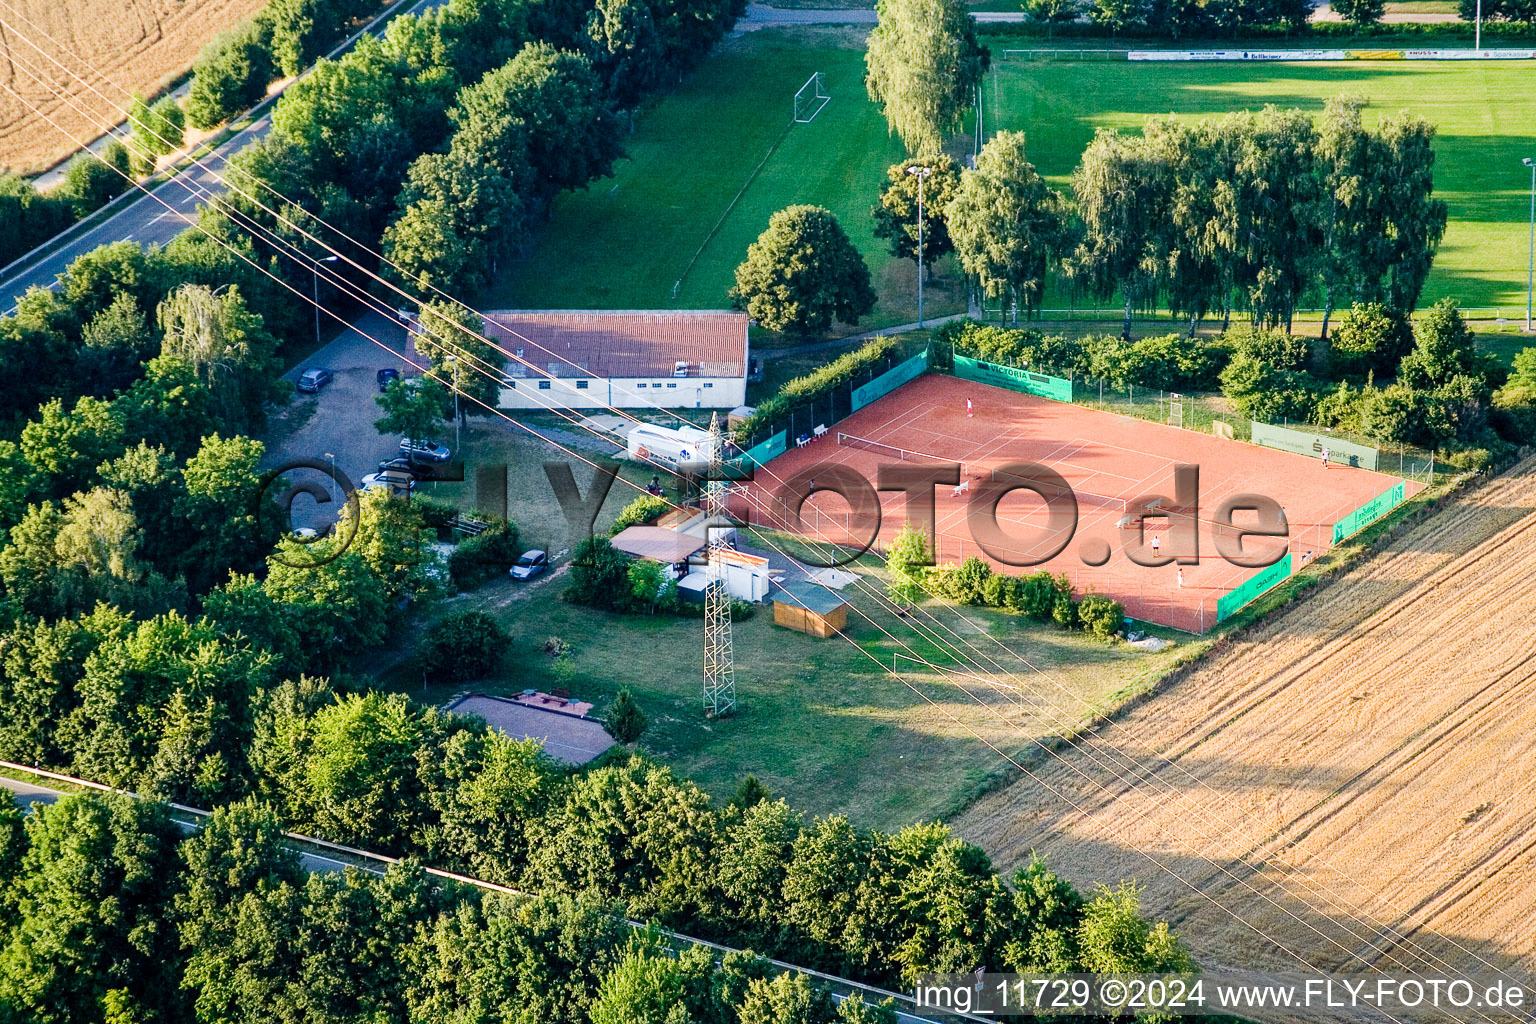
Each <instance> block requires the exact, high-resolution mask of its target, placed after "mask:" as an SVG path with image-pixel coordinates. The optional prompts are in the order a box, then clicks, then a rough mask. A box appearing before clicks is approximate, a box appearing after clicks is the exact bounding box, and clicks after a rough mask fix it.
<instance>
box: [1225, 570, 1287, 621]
mask: <svg viewBox="0 0 1536 1024" xmlns="http://www.w3.org/2000/svg"><path fill="white" fill-rule="evenodd" d="M1290 574H1291V556H1290V555H1289V554H1287V555H1286V556H1285V557H1284V558H1282V559H1280V561H1278V562H1276V563H1275V564H1274V565H1271V566H1268V567H1267V568H1264V569H1260V570H1259V571H1258V572H1257V573H1255V574H1254V575H1252V576H1250V577H1248V578H1247V579H1246V580H1244V581H1243V582H1242V583H1241V584H1239V585H1238V586H1236V587H1234V588H1233V589H1232V590H1230V591H1228V592H1227V593H1225V594H1223V595H1222V596H1221V597H1219V598H1217V600H1216V621H1217V622H1221V621H1223V620H1224V619H1226V618H1227V617H1228V616H1229V615H1231V614H1232V613H1233V612H1235V611H1237V610H1238V609H1239V608H1242V607H1243V606H1244V605H1246V604H1247V603H1248V602H1250V601H1252V600H1253V599H1254V598H1256V597H1258V596H1259V595H1260V594H1262V593H1264V592H1265V591H1266V590H1269V589H1270V588H1272V587H1273V586H1275V584H1277V583H1279V582H1280V581H1281V580H1283V579H1285V578H1286V577H1287V576H1289V575H1290Z"/></svg>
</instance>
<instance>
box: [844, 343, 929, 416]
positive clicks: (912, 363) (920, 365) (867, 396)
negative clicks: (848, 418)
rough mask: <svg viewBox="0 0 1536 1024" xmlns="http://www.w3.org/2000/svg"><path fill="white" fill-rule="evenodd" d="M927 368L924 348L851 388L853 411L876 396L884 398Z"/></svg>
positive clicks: (919, 375)
mask: <svg viewBox="0 0 1536 1024" xmlns="http://www.w3.org/2000/svg"><path fill="white" fill-rule="evenodd" d="M927 369H928V350H927V349H924V350H923V351H921V352H919V353H918V354H917V355H915V356H913V357H912V358H911V359H908V360H907V361H906V362H903V363H897V364H896V365H895V366H893V367H891V368H890V369H889V370H886V371H885V372H884V373H882V374H881V375H880V376H878V377H876V378H875V379H874V380H872V381H870V382H869V383H867V384H860V385H859V386H858V387H856V388H854V389H853V409H852V411H853V412H858V411H859V410H860V409H862V408H864V407H865V406H866V405H868V404H869V403H870V402H873V401H874V400H875V399H877V398H884V397H885V396H886V395H888V394H890V393H891V392H892V391H895V390H896V389H897V388H899V387H901V386H902V385H903V384H906V383H907V382H908V381H913V380H916V379H917V378H918V377H921V376H922V375H923V374H924V373H925V372H926V371H927Z"/></svg>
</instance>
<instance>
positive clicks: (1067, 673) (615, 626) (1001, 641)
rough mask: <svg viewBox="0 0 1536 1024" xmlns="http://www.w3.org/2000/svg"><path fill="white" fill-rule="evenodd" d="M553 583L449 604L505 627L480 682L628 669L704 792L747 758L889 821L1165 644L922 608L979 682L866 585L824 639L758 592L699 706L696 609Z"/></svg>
mask: <svg viewBox="0 0 1536 1024" xmlns="http://www.w3.org/2000/svg"><path fill="white" fill-rule="evenodd" d="M564 583H565V576H564V574H562V575H560V576H556V577H554V578H552V579H550V580H548V581H547V582H545V583H543V584H540V585H539V587H540V589H539V590H538V591H537V592H535V593H532V594H529V595H527V596H524V597H522V599H517V598H518V596H519V595H518V593H517V588H516V587H514V586H513V584H511V583H510V582H505V581H500V580H498V581H496V582H493V583H491V584H489V585H487V586H486V587H485V588H483V589H482V590H481V591H479V592H477V593H475V594H471V595H467V596H465V597H462V598H459V599H457V600H456V601H454V602H451V603H450V604H449V605H448V608H455V607H459V608H467V607H479V608H484V609H485V610H487V611H489V612H490V613H491V614H493V615H495V616H496V617H497V618H498V619H499V620H500V621H502V622H503V623H504V624H505V625H506V627H507V628H508V629H509V630H510V631H511V632H512V634H513V635H514V636H515V637H517V638H518V641H517V643H518V649H517V651H516V652H515V653H514V655H513V656H512V657H511V658H509V659H508V662H507V669H506V671H505V673H504V675H502V676H501V677H500V678H496V679H491V680H487V681H485V682H484V683H482V684H478V685H477V687H476V688H477V689H480V690H482V691H485V692H494V693H514V692H516V691H518V690H521V689H524V688H525V687H537V688H539V689H543V690H548V689H549V688H550V687H551V686H562V685H566V686H569V687H570V688H571V690H572V692H573V693H574V694H575V695H576V696H578V697H580V698H582V699H585V700H591V701H593V702H595V703H596V704H597V708H598V710H597V713H598V714H601V713H602V711H603V709H605V708H606V707H607V705H608V703H609V702H610V701H611V700H612V698H613V695H614V694H615V693H616V692H617V690H618V688H619V687H620V686H621V685H626V684H627V685H629V686H630V687H632V688H633V691H634V693H635V696H636V699H637V700H638V701H639V703H640V706H641V708H642V709H643V710H644V711H645V713H646V714H647V715H648V716H649V718H650V728H649V730H648V731H647V732H646V734H645V736H644V737H642V739H641V741H640V746H641V748H642V749H643V750H645V751H646V752H647V753H649V754H651V755H652V756H654V757H656V758H658V759H660V760H661V761H663V762H665V763H667V764H670V765H672V766H673V767H674V768H675V769H677V770H678V771H679V772H681V773H682V774H684V775H686V776H687V777H689V778H691V779H693V780H694V781H696V782H698V783H699V784H700V785H701V786H703V787H704V788H705V789H706V790H708V791H709V792H710V793H711V794H713V795H714V796H716V797H717V798H721V799H724V798H728V797H729V796H730V794H731V793H732V792H734V790H735V788H736V786H737V785H738V784H739V783H740V781H741V779H742V778H743V776H745V775H747V774H748V773H752V774H755V775H756V776H757V777H758V778H759V779H761V780H762V781H763V782H764V783H765V784H766V785H767V786H768V787H769V788H770V789H771V790H773V792H774V793H776V794H778V795H780V796H783V797H785V798H787V799H788V800H789V801H790V803H792V804H793V805H795V806H796V807H800V808H802V809H805V810H808V811H811V812H813V813H816V814H831V813H842V814H847V815H849V816H850V817H851V818H853V819H854V820H856V821H858V822H859V823H861V824H863V825H866V826H871V827H879V828H887V829H893V828H899V827H901V826H902V825H905V824H909V823H911V822H913V821H918V820H923V819H931V818H934V817H937V816H941V815H944V814H947V813H949V812H952V811H954V810H957V809H958V807H959V806H960V805H961V804H962V803H963V802H964V801H965V800H966V799H967V798H968V797H969V796H970V795H971V794H973V793H975V792H976V791H977V788H978V787H979V786H980V785H981V784H982V783H983V782H984V781H985V780H987V779H988V778H990V777H993V776H994V775H995V774H996V773H1002V774H1004V775H1005V776H1006V777H1008V778H1010V779H1011V778H1014V777H1017V776H1018V775H1020V774H1021V773H1020V772H1019V770H1018V769H1017V768H1013V767H1012V766H1011V765H1010V764H1009V762H1008V760H1007V759H1006V758H1005V757H1004V754H1006V755H1007V756H1008V757H1009V758H1013V759H1019V758H1021V757H1026V756H1029V755H1031V754H1034V753H1038V751H1037V750H1036V745H1035V743H1034V740H1035V739H1036V738H1037V737H1041V736H1044V735H1046V734H1049V733H1051V732H1054V731H1059V730H1062V729H1064V728H1070V727H1072V726H1074V725H1076V724H1077V723H1079V722H1081V721H1083V720H1084V719H1085V718H1088V717H1090V715H1091V713H1092V712H1093V711H1094V710H1095V709H1099V708H1102V707H1104V706H1105V705H1106V704H1107V703H1108V702H1110V701H1111V699H1112V697H1113V694H1114V693H1115V692H1116V691H1117V690H1120V689H1122V688H1124V687H1127V686H1129V685H1130V684H1131V683H1132V682H1133V681H1134V680H1135V679H1137V678H1140V677H1141V676H1143V675H1144V674H1146V673H1147V672H1148V671H1149V670H1150V669H1152V668H1153V667H1155V666H1157V665H1160V664H1162V663H1163V662H1164V661H1165V660H1167V659H1168V658H1170V657H1172V654H1171V653H1163V654H1156V655H1150V654H1145V653H1142V652H1139V651H1135V650H1131V649H1128V648H1124V647H1110V646H1106V645H1104V644H1100V643H1097V642H1094V641H1092V640H1089V639H1087V638H1086V637H1084V636H1081V635H1079V634H1068V633H1065V632H1063V631H1060V630H1056V629H1052V628H1048V627H1045V626H1039V625H1030V624H1027V623H1025V622H1024V621H1023V620H1021V619H1019V618H1017V617H1014V616H1009V615H1005V614H1000V613H997V612H994V611H991V610H988V609H975V608H967V609H965V610H964V619H962V618H961V617H960V616H959V614H958V613H957V612H956V611H955V610H953V609H945V608H938V607H935V608H934V612H935V614H936V615H937V616H938V617H939V618H940V620H941V621H942V622H943V623H944V624H945V625H946V626H947V627H949V628H951V629H955V630H958V631H960V636H959V638H958V640H957V638H956V637H955V636H954V635H952V634H944V635H945V636H946V637H947V641H946V642H947V643H962V644H963V645H966V646H968V647H969V648H970V649H973V650H974V651H975V652H976V653H975V655H974V657H976V658H978V659H979V660H982V662H983V664H985V665H986V673H987V676H988V679H987V680H985V681H983V680H980V679H977V678H973V677H966V676H954V675H951V676H945V675H944V674H942V673H939V672H936V671H934V670H932V669H930V668H927V667H925V666H923V665H920V664H916V663H914V662H912V661H910V660H908V659H910V658H919V659H925V660H927V661H929V662H931V663H932V664H935V665H940V666H944V667H946V668H948V669H951V670H957V669H958V666H957V664H956V663H955V662H954V661H952V660H951V659H950V655H949V654H947V653H945V652H943V651H941V650H940V649H939V648H938V647H937V646H935V645H934V644H932V643H929V642H926V641H924V640H922V639H921V638H919V637H918V636H917V635H916V634H915V633H914V631H913V630H912V629H911V627H910V626H909V625H907V624H904V623H902V622H901V621H899V620H898V619H896V618H895V616H894V615H889V614H886V613H883V612H880V611H876V610H874V605H875V603H876V602H875V601H874V599H873V598H872V597H870V596H859V597H856V598H854V603H855V605H856V606H857V607H858V608H860V609H864V610H866V611H869V612H870V614H871V615H872V616H873V619H874V623H873V624H871V623H870V622H868V621H866V620H865V619H864V618H863V616H862V615H861V614H859V613H858V612H854V613H851V614H850V615H849V623H848V630H847V632H848V637H847V638H843V637H836V636H834V637H831V638H829V639H825V640H822V639H818V638H815V637H811V636H807V635H805V634H803V633H797V632H794V631H792V630H787V629H784V628H782V627H779V626H775V625H774V624H773V611H772V606H771V605H765V606H763V607H760V608H759V609H758V610H757V611H756V613H755V614H754V615H753V616H752V617H751V618H750V619H747V620H745V621H740V622H737V623H735V624H734V626H733V630H732V634H733V647H734V651H735V657H736V692H737V699H738V701H739V705H740V706H739V709H738V712H737V713H736V714H735V715H732V716H730V717H727V718H723V719H716V720H709V719H706V718H705V717H704V714H703V707H702V674H703V669H702V664H703V656H702V653H701V647H702V640H703V632H704V623H703V620H702V619H688V618H673V617H669V616H656V617H645V616H619V615H610V614H607V613H605V612H598V611H593V610H591V609H587V608H582V607H579V606H575V605H570V604H567V603H565V602H563V601H561V600H559V599H558V595H559V591H560V588H561V587H562V586H563V585H564ZM967 620H968V621H967ZM549 636H559V637H562V638H563V639H565V640H567V641H569V642H570V643H571V644H572V645H573V647H574V659H575V679H574V680H572V681H570V682H569V683H566V682H563V681H561V680H560V679H559V678H558V677H557V676H556V675H555V673H554V671H553V665H554V662H553V661H552V660H551V659H550V658H549V657H547V656H545V655H544V654H542V653H541V652H540V651H539V650H538V648H539V645H540V644H541V643H542V642H543V640H544V639H545V638H546V637H549ZM1174 650H1175V651H1176V650H1178V648H1175V649H1174ZM992 663H995V664H992ZM893 666H895V667H897V668H899V670H900V672H901V677H900V678H898V677H897V676H895V675H893V674H892V673H891V669H892V668H893ZM993 683H1000V684H1003V685H1001V686H995V685H991V684H993ZM909 684H910V685H909ZM402 688H405V689H407V691H408V692H410V691H413V690H414V692H415V693H417V694H419V693H420V692H421V691H420V687H419V683H418V684H417V685H416V686H415V687H412V686H410V684H409V683H404V682H403V681H402ZM429 697H431V698H439V697H440V698H442V699H446V697H447V694H446V693H444V694H441V695H438V694H429ZM994 747H995V748H996V749H993V748H994Z"/></svg>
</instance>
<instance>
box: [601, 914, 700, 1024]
mask: <svg viewBox="0 0 1536 1024" xmlns="http://www.w3.org/2000/svg"><path fill="white" fill-rule="evenodd" d="M686 1000H687V979H686V977H685V976H684V973H683V970H682V968H681V966H680V964H679V963H678V959H677V958H676V957H674V956H672V955H671V954H670V951H669V950H667V949H666V947H665V946H664V945H663V943H662V942H661V940H660V939H659V937H656V936H641V937H638V938H636V939H635V940H634V941H632V942H631V943H630V946H629V949H628V950H627V951H626V952H625V954H624V957H623V959H621V960H620V961H619V962H618V963H617V964H615V965H614V966H613V968H612V969H611V970H610V971H609V972H608V973H607V974H606V975H605V976H604V977H603V983H602V986H601V987H600V988H599V989H598V992H597V998H596V999H595V1000H594V1001H593V1003H592V1010H591V1017H592V1024H678V1022H679V1021H682V1022H687V1021H688V1020H689V1019H690V1018H689V1016H688V1014H687V1001H686Z"/></svg>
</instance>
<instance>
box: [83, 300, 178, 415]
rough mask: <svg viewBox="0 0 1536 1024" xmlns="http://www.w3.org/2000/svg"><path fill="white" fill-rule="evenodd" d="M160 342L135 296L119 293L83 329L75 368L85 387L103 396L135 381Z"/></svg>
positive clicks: (85, 389) (86, 390) (92, 393)
mask: <svg viewBox="0 0 1536 1024" xmlns="http://www.w3.org/2000/svg"><path fill="white" fill-rule="evenodd" d="M159 344H160V339H159V338H158V337H156V336H155V332H154V331H152V330H150V328H149V324H148V323H147V322H146V321H145V319H144V313H143V311H142V310H140V308H139V304H138V302H137V301H135V299H134V297H133V296H132V295H131V294H128V293H126V292H124V293H120V294H118V295H117V297H116V298H114V299H113V300H112V304H111V305H110V306H108V307H107V308H106V309H104V310H102V311H101V312H100V313H97V314H96V315H95V316H94V317H92V318H91V319H90V321H89V322H88V323H87V324H86V325H85V327H84V328H83V329H82V331H81V333H80V349H79V353H78V354H77V356H76V357H75V371H76V374H77V380H78V381H79V386H80V389H81V391H82V392H83V393H84V394H88V395H94V396H96V397H98V398H103V397H106V396H107V395H110V394H112V393H113V392H115V391H117V390H118V389H120V388H124V387H127V386H128V385H130V384H132V383H133V382H134V381H135V380H136V379H137V378H138V377H139V375H140V373H141V372H142V371H141V369H140V368H141V366H142V365H143V363H144V361H145V360H147V359H150V358H152V357H153V356H154V354H155V351H156V349H157V348H158V347H159Z"/></svg>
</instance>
